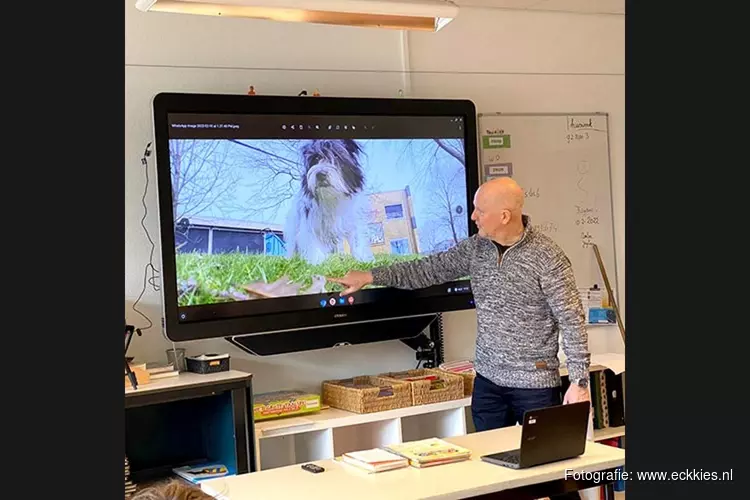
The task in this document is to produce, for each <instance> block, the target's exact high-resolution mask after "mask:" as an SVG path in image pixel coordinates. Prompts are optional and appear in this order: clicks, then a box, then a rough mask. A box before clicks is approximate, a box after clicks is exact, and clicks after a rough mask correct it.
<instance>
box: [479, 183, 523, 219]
mask: <svg viewBox="0 0 750 500" xmlns="http://www.w3.org/2000/svg"><path fill="white" fill-rule="evenodd" d="M480 196H481V197H483V198H486V201H487V202H488V203H489V204H490V206H492V207H493V208H495V209H497V210H510V211H511V212H513V215H514V216H516V215H517V216H519V217H520V215H521V212H522V211H523V200H524V194H523V189H521V186H519V185H518V183H517V182H516V181H514V180H513V179H511V178H510V177H498V178H496V179H492V180H489V181H487V182H485V183H484V184H482V185H481V186H480V187H479V189H478V190H477V197H480Z"/></svg>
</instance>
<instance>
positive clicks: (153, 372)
mask: <svg viewBox="0 0 750 500" xmlns="http://www.w3.org/2000/svg"><path fill="white" fill-rule="evenodd" d="M145 369H146V371H147V372H148V374H149V375H150V377H149V378H150V379H151V380H159V379H162V378H169V377H176V376H177V375H179V374H180V372H179V371H177V370H176V369H175V367H174V365H172V364H168V365H162V364H159V363H147V364H146V367H145Z"/></svg>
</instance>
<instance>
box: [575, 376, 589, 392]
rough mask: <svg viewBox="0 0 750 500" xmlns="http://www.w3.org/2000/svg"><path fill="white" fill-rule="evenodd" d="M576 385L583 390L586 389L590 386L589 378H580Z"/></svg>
mask: <svg viewBox="0 0 750 500" xmlns="http://www.w3.org/2000/svg"><path fill="white" fill-rule="evenodd" d="M576 385H577V386H578V387H580V388H581V389H586V388H588V386H589V379H588V377H583V378H579V379H578V382H576Z"/></svg>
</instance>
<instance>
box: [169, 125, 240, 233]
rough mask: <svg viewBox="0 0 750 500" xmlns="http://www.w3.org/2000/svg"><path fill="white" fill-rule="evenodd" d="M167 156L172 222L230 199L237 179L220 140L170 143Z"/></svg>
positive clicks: (199, 212) (194, 214) (192, 140)
mask: <svg viewBox="0 0 750 500" xmlns="http://www.w3.org/2000/svg"><path fill="white" fill-rule="evenodd" d="M169 156H170V161H171V168H172V209H173V213H174V220H175V222H178V221H180V220H182V219H183V218H190V217H194V216H197V215H200V214H201V213H203V212H204V211H206V210H207V209H208V208H210V207H212V206H214V205H220V204H222V203H227V202H228V201H229V200H230V199H231V197H232V193H233V190H234V188H235V184H236V182H237V179H238V176H237V173H236V171H235V170H234V165H233V164H232V162H231V161H228V158H227V148H226V146H225V145H224V144H222V141H219V140H200V139H189V140H172V141H170V143H169Z"/></svg>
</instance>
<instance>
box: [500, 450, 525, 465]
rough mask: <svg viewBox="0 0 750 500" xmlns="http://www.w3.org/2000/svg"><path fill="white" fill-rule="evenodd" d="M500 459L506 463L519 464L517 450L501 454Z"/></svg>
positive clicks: (519, 455)
mask: <svg viewBox="0 0 750 500" xmlns="http://www.w3.org/2000/svg"><path fill="white" fill-rule="evenodd" d="M502 459H503V461H505V462H508V463H510V464H520V463H521V454H520V453H519V452H518V450H514V451H509V452H507V453H503V456H502Z"/></svg>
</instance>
